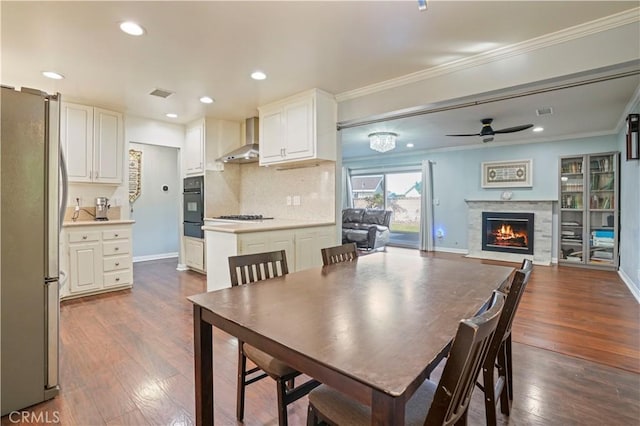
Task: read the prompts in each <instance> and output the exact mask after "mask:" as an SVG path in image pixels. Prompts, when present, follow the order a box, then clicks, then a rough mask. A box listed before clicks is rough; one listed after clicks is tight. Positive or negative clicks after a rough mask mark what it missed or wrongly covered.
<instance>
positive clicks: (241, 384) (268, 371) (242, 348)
mask: <svg viewBox="0 0 640 426" xmlns="http://www.w3.org/2000/svg"><path fill="white" fill-rule="evenodd" d="M229 272H230V275H231V286H238V285H243V284H249V283H253V282H257V281H262V280H267V279H270V278H275V277H279V276H282V275H286V274H288V273H289V268H288V266H287V254H286V252H285V251H284V250H279V251H273V252H266V253H257V254H247V255H240V256H231V257H229ZM247 358H248V359H249V360H250V361H251V362H253V364H255V365H256V366H255V367H253V368H249V369H247ZM299 375H300V372H298V371H296V370H294V369H293V368H291V367H289V366H288V365H286V364H285V363H283V362H282V361H280V360H278V359H277V358H274V357H273V356H271V355H269V354H268V353H266V352H264V351H262V350H260V349H258V348H256V347H254V346H251V345H249V344H247V343H244V342H242V341H240V340H238V390H237V400H236V417H237V419H238V421H242V420H243V419H244V401H245V388H246V386H247V385H250V384H251V383H254V382H257V381H258V380H261V379H264V378H265V377H271V378H273V379H274V380H275V381H276V384H277V392H278V424H279V425H280V426H286V425H287V405H289V404H291V403H292V402H294V401H296V400H298V399H300V398H301V397H303V396H305V395H306V394H308V393H309V391H311V390H312V389H313V388H315V387H316V386H318V385H319V384H320V383H319V382H317V381H315V380H308V381H306V382H304V383H302V384H300V385H298V386H297V387H296V386H295V380H294V379H295V378H296V377H297V376H299Z"/></svg>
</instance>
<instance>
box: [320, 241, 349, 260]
mask: <svg viewBox="0 0 640 426" xmlns="http://www.w3.org/2000/svg"><path fill="white" fill-rule="evenodd" d="M321 252H322V264H323V265H324V266H327V265H333V264H334V263H340V262H351V261H353V260H357V258H358V247H357V246H356V243H347V244H342V245H341V246H335V247H326V248H323V249H322V250H321Z"/></svg>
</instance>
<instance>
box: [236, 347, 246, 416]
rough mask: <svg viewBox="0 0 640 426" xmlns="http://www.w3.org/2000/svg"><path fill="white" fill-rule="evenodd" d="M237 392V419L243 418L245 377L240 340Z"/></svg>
mask: <svg viewBox="0 0 640 426" xmlns="http://www.w3.org/2000/svg"><path fill="white" fill-rule="evenodd" d="M238 346H239V347H238V392H237V395H236V418H237V419H238V421H240V422H241V421H242V420H243V419H244V391H245V382H246V377H247V373H246V371H247V357H246V356H244V352H243V351H242V342H240V341H239V342H238Z"/></svg>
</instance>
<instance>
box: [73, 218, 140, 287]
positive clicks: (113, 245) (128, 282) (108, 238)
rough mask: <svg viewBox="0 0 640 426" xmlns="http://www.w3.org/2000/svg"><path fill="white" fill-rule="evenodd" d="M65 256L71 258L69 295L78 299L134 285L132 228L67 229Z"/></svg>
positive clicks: (115, 225)
mask: <svg viewBox="0 0 640 426" xmlns="http://www.w3.org/2000/svg"><path fill="white" fill-rule="evenodd" d="M63 240H64V241H65V242H64V246H63V253H64V254H67V255H68V256H69V258H68V262H64V261H63V262H62V263H63V264H68V265H69V271H68V281H69V286H68V292H67V291H65V292H64V294H62V295H61V299H66V298H74V297H79V296H85V295H89V294H96V293H102V292H105V291H111V290H118V289H122V288H128V287H131V286H132V285H133V268H132V258H131V226H130V225H128V224H114V225H91V224H87V225H83V226H74V227H73V228H69V227H65V228H64V229H63Z"/></svg>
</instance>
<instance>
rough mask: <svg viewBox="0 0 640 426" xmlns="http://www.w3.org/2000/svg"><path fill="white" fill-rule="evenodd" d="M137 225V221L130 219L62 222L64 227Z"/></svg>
mask: <svg viewBox="0 0 640 426" xmlns="http://www.w3.org/2000/svg"><path fill="white" fill-rule="evenodd" d="M131 223H135V220H130V219H114V220H78V221H76V222H73V221H70V220H67V221H64V222H62V227H63V228H66V227H73V226H102V225H127V224H131Z"/></svg>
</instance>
